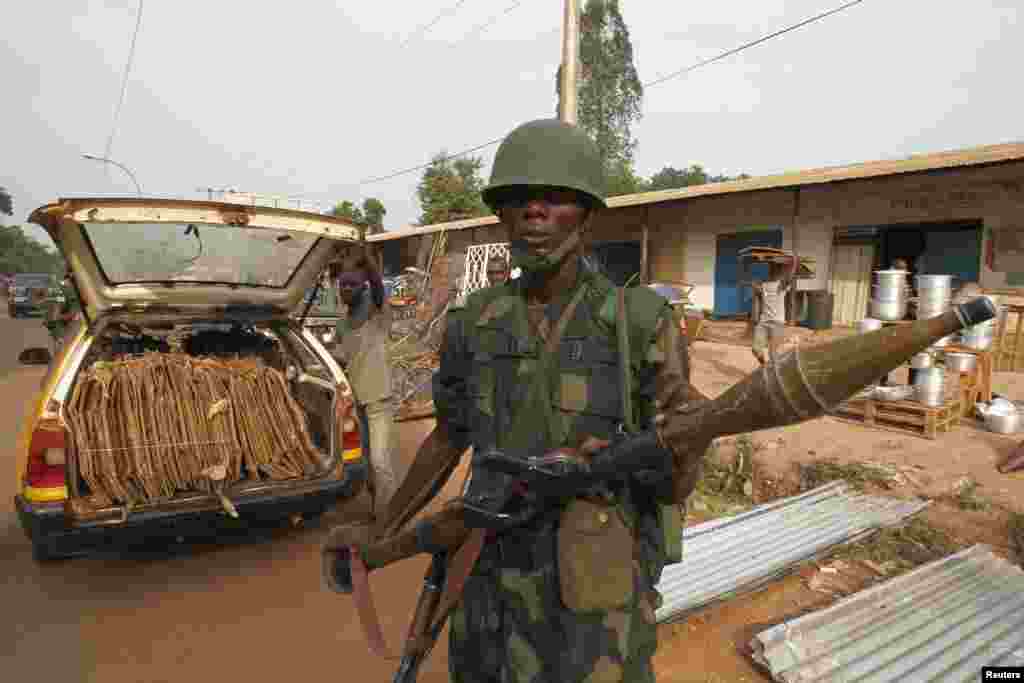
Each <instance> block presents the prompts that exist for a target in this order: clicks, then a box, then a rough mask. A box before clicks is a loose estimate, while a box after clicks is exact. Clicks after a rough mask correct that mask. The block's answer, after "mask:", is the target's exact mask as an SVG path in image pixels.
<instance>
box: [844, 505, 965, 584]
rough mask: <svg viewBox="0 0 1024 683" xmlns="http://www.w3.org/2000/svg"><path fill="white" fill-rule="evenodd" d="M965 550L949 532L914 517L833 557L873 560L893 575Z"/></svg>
mask: <svg viewBox="0 0 1024 683" xmlns="http://www.w3.org/2000/svg"><path fill="white" fill-rule="evenodd" d="M962 547H963V546H962V545H960V544H958V543H957V542H956V541H955V540H954V539H953V538H952V537H950V536H949V534H947V533H946V532H944V531H942V530H941V529H937V528H935V527H934V526H932V525H931V524H929V523H928V522H926V521H925V520H923V519H921V518H918V517H912V518H911V519H910V520H909V521H908V522H907V523H906V524H904V525H903V526H899V527H893V528H888V529H882V530H881V531H879V532H878V533H876V534H874V535H873V536H871V537H869V538H866V539H864V540H863V541H858V542H857V543H851V544H849V545H846V546H842V547H841V548H839V549H838V550H837V551H836V552H835V553H834V555H833V557H835V558H838V559H842V560H854V561H855V560H870V561H871V562H874V563H875V564H877V565H880V566H882V567H886V568H887V569H888V571H889V574H890V576H892V575H895V574H901V573H903V572H905V571H908V570H910V569H913V568H914V567H918V566H920V565H922V564H925V563H928V562H932V561H934V560H938V559H941V558H943V557H946V556H947V555H951V554H953V553H955V552H957V551H958V550H961V549H962Z"/></svg>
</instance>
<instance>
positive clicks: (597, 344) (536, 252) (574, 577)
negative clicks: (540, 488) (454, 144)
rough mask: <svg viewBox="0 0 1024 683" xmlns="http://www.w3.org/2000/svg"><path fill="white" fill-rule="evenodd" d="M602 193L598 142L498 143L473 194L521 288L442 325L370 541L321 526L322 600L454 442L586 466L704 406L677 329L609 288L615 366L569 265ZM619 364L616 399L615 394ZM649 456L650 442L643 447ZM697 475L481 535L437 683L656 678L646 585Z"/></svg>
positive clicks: (582, 284)
mask: <svg viewBox="0 0 1024 683" xmlns="http://www.w3.org/2000/svg"><path fill="white" fill-rule="evenodd" d="M602 186H603V177H602V171H601V159H600V156H599V153H598V151H597V149H596V146H595V145H594V143H593V142H592V141H591V140H590V138H589V137H588V136H587V135H586V134H585V133H584V132H583V131H581V130H580V129H578V128H576V127H574V126H571V125H568V124H565V123H562V122H560V121H557V120H549V119H543V120H538V121H533V122H530V123H527V124H524V125H522V126H520V127H518V128H517V129H515V130H514V131H512V133H511V134H509V136H508V137H507V138H506V139H505V140H504V142H503V143H502V145H501V147H500V148H499V150H498V152H497V156H496V158H495V162H494V167H493V171H492V175H491V180H490V184H489V185H488V187H487V188H486V189H485V190H484V193H483V197H484V201H485V202H486V203H487V204H488V205H489V206H490V207H491V208H492V210H494V212H495V213H496V214H497V215H498V216H499V217H500V219H501V222H502V223H503V224H504V225H505V227H506V228H507V229H508V232H509V239H510V244H511V252H512V263H511V266H512V267H518V268H519V269H520V271H521V276H520V277H519V278H517V279H516V280H508V281H506V282H504V283H503V284H501V285H498V286H494V287H487V288H485V289H482V290H479V291H477V292H474V293H473V294H472V295H471V296H470V297H469V298H468V300H467V302H466V306H465V308H464V309H462V310H461V311H460V312H459V314H458V315H455V316H452V317H451V318H450V320H449V321H448V325H447V328H446V332H445V338H444V343H443V346H442V349H441V366H440V370H439V371H438V373H437V375H436V376H435V380H434V402H435V405H436V408H437V426H436V428H435V430H434V432H432V433H431V435H430V436H429V437H428V438H427V440H426V441H425V442H424V444H423V445H422V446H421V447H420V450H419V452H418V453H417V455H416V459H415V461H414V463H413V465H412V467H411V468H410V474H409V475H408V476H407V478H406V480H405V481H404V482H403V484H402V487H401V488H400V489H399V491H398V493H396V495H395V497H394V498H393V499H392V505H391V506H390V507H389V509H388V518H387V519H379V520H378V521H377V524H376V525H375V526H374V527H373V529H372V530H371V529H363V530H362V531H356V530H354V529H353V525H351V524H349V525H345V526H344V528H343V527H338V528H336V529H335V530H334V531H332V534H331V536H330V537H329V539H328V541H327V543H326V544H325V547H324V558H325V577H326V579H327V582H328V585H329V586H330V587H331V588H333V589H334V590H338V591H341V592H345V590H344V588H343V584H340V583H338V581H337V579H336V578H335V577H337V576H342V575H344V572H345V571H346V569H345V567H343V566H339V565H338V564H333V565H332V562H341V561H342V559H343V558H344V557H345V555H344V554H343V553H342V552H341V551H342V550H344V549H347V548H348V547H350V546H351V545H353V544H354V543H357V542H360V541H358V539H360V538H361V539H364V540H365V539H372V538H376V537H379V536H380V534H381V532H384V533H385V534H390V533H394V532H395V530H396V529H397V528H398V527H400V526H401V525H402V524H403V523H404V522H405V521H408V520H409V519H411V517H412V516H413V515H414V514H415V513H416V512H417V511H418V510H420V509H422V508H423V507H424V506H425V505H426V503H427V502H428V501H429V499H430V498H431V497H432V496H433V495H435V494H436V492H437V491H439V490H440V488H441V486H442V485H443V483H444V480H445V479H446V478H447V477H448V476H450V473H451V471H452V469H454V465H453V463H455V462H457V461H458V459H459V457H460V455H461V454H462V453H464V452H465V451H466V450H467V448H468V447H470V446H472V447H473V449H475V450H476V451H477V452H480V451H481V450H485V449H488V448H492V447H494V448H500V449H503V450H506V451H509V452H520V453H536V452H544V451H550V450H553V449H556V448H559V447H565V448H571V449H576V450H577V451H578V452H581V453H584V454H588V453H593V452H594V451H596V450H597V449H599V448H602V447H603V446H604V445H606V444H608V443H609V440H611V439H612V438H613V437H614V436H615V434H616V433H618V432H620V431H621V430H623V425H624V424H632V425H638V426H640V427H643V428H651V426H652V425H656V424H660V423H661V421H662V420H663V419H664V418H663V416H661V415H659V414H658V411H659V409H662V408H663V407H665V406H672V407H673V409H678V410H680V411H682V410H684V409H685V406H687V405H688V406H691V407H692V406H695V405H699V404H700V403H701V402H703V401H704V400H706V399H704V397H702V396H701V395H700V394H699V393H698V392H696V390H694V389H693V387H692V386H691V385H690V367H689V352H688V348H687V342H686V338H685V337H684V336H683V335H682V332H681V328H680V325H679V324H678V322H679V321H678V319H677V318H676V316H675V314H674V313H673V311H672V309H671V307H670V306H669V305H668V303H667V301H665V300H664V299H663V298H662V297H660V296H659V295H657V294H656V293H654V292H652V291H650V290H649V289H648V288H646V287H636V288H631V289H629V290H627V291H626V292H625V293H624V297H625V310H626V312H627V316H626V317H627V318H628V321H629V322H628V325H627V327H626V330H628V335H627V336H626V338H627V339H628V340H629V341H630V347H631V348H630V355H629V356H623V357H620V355H619V354H620V351H624V349H620V348H619V346H618V342H617V336H616V334H617V332H616V331H617V324H618V322H619V321H620V320H622V318H621V317H617V301H618V295H619V291H618V290H616V288H615V287H614V285H613V284H612V283H611V282H610V281H609V280H608V279H606V278H605V277H604V276H602V275H601V274H600V273H598V272H596V271H595V270H594V269H592V268H591V267H590V266H589V265H588V261H587V259H585V258H584V257H583V253H584V244H585V239H586V233H587V230H588V228H589V227H590V225H591V221H592V219H593V216H594V214H595V212H597V211H599V210H600V209H601V208H602V207H604V206H605V201H604V193H603V189H602ZM623 359H625V361H626V367H627V369H626V371H625V372H626V373H628V374H627V375H626V378H628V380H629V384H631V386H632V387H633V390H632V391H631V392H628V391H627V392H624V391H623V385H624V384H625V378H624V377H623V374H622V371H623V367H622V365H621V361H622V360H623ZM630 407H631V408H632V410H630ZM664 443H665V442H664V441H663V440H662V438H661V436H660V435H659V436H658V439H657V442H656V443H655V446H654V447H655V448H658V449H662V450H665V448H666V447H665V446H664ZM666 453H667V451H666ZM690 461H691V462H693V461H694V459H693V458H690ZM437 463H451V464H446V465H443V466H442V465H437ZM442 469H446V471H445V472H441V470H442ZM432 470H438V471H436V472H434V471H432ZM697 474H698V473H697V465H696V462H694V466H693V468H691V471H686V472H672V473H669V474H663V475H662V476H661V478H658V479H654V480H651V479H645V480H643V481H640V480H636V481H632V482H631V483H630V484H628V485H622V486H612V485H600V486H598V487H596V490H595V491H594V493H593V495H589V496H586V497H580V498H575V499H573V500H572V501H571V502H569V503H567V504H566V505H564V506H561V507H558V508H556V509H551V510H547V511H545V512H542V513H541V514H540V515H539V516H538V517H537V518H536V520H535V521H532V522H530V523H529V524H527V525H526V526H525V527H516V528H513V529H511V530H506V531H503V532H501V533H497V534H496V533H489V535H488V540H487V543H486V544H485V545H484V547H483V550H482V552H481V554H480V557H479V559H478V560H477V562H476V564H475V566H474V569H473V571H472V573H471V574H470V575H469V577H468V579H467V581H466V584H465V588H464V592H463V594H462V600H461V602H460V604H459V606H458V607H457V608H456V610H455V611H454V612H453V613H452V616H451V621H450V632H449V662H450V664H449V666H450V674H451V680H452V681H454V682H455V683H462V682H466V683H469V682H473V683H486V682H493V683H497V682H498V681H508V682H515V683H549V682H550V683H554V682H555V681H558V682H562V681H565V682H567V683H573V682H581V681H585V680H586V681H628V682H630V683H633V682H647V681H653V680H654V674H653V671H652V668H651V657H652V655H653V654H654V652H655V649H656V647H657V641H656V628H655V609H656V608H657V607H658V606H659V604H660V596H659V595H658V593H657V591H656V590H655V585H656V584H657V583H658V581H659V579H660V576H661V571H662V569H663V567H664V566H665V564H666V563H668V562H671V561H678V560H679V557H678V554H677V548H675V547H674V546H675V545H677V544H678V543H679V539H680V538H681V531H680V524H681V514H682V511H681V509H680V505H679V504H681V503H684V502H685V499H686V497H687V496H688V495H689V493H690V492H691V491H692V489H693V486H694V484H695V483H696V479H697ZM332 558H337V559H332ZM339 569H340V570H341V573H340V574H339V573H338V572H339ZM609 577H612V578H609Z"/></svg>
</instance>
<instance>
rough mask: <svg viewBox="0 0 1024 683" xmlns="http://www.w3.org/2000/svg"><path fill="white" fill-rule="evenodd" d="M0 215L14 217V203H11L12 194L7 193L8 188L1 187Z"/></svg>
mask: <svg viewBox="0 0 1024 683" xmlns="http://www.w3.org/2000/svg"><path fill="white" fill-rule="evenodd" d="M0 213H2V214H4V215H7V216H13V215H14V202H12V201H11V193H10V192H8V191H7V188H6V187H0Z"/></svg>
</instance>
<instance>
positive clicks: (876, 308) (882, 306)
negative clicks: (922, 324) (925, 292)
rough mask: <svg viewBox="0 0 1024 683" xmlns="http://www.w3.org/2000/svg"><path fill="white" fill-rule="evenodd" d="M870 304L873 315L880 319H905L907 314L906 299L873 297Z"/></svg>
mask: <svg viewBox="0 0 1024 683" xmlns="http://www.w3.org/2000/svg"><path fill="white" fill-rule="evenodd" d="M868 304H869V305H868V310H869V312H870V313H871V317H872V318H877V319H878V320H889V321H892V320H903V318H904V317H906V315H907V302H906V301H878V300H876V299H871V300H870V301H869V302H868Z"/></svg>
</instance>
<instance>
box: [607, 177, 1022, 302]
mask: <svg viewBox="0 0 1024 683" xmlns="http://www.w3.org/2000/svg"><path fill="white" fill-rule="evenodd" d="M649 212H650V213H649V216H650V217H651V220H650V223H651V227H652V229H651V247H650V249H651V269H652V270H651V277H652V279H653V280H659V279H674V280H683V281H686V282H689V283H691V284H693V285H695V287H694V290H693V292H692V294H691V298H692V299H693V300H694V303H695V304H696V305H698V306H700V307H702V308H712V307H713V305H714V264H715V257H716V240H717V238H718V236H719V235H723V234H730V233H739V232H744V231H749V230H763V229H771V228H782V230H783V248H784V249H792V250H794V251H795V252H797V253H799V254H801V255H803V256H810V257H813V258H814V259H815V262H816V263H815V269H816V275H815V277H814V278H813V279H808V280H800V281H799V282H798V288H799V289H826V288H828V287H829V280H830V277H831V273H830V268H831V261H832V240H833V235H834V232H835V229H836V228H837V227H841V226H858V225H875V226H882V225H894V224H899V223H922V222H944V221H956V220H981V221H982V222H983V225H984V242H983V245H982V268H981V283H980V284H981V286H982V287H985V288H988V289H1004V288H1010V289H1012V290H1013V291H1015V292H1016V293H1018V294H1020V295H1022V296H1024V238H1022V239H1020V240H1019V243H1020V245H1021V247H1020V256H1019V258H1017V259H1011V260H1010V261H1011V262H1012V263H1014V264H1016V263H1019V266H1016V265H1015V266H1014V267H1015V268H1017V267H1019V272H1017V273H1010V274H1007V273H1000V272H995V271H994V270H993V269H992V267H991V265H992V263H991V262H992V260H993V259H991V258H989V259H987V260H986V257H985V254H986V252H988V251H989V247H990V242H991V240H992V234H993V233H997V232H998V231H1000V230H1009V231H1010V232H1011V234H1015V233H1016V232H1018V231H1019V232H1021V233H1024V163H1022V162H1014V163H1011V164H1002V165H998V166H989V167H975V168H967V169H957V170H949V171H939V172H932V173H927V174H917V175H908V176H889V177H884V178H876V179H870V180H857V181H849V182H842V183H835V184H830V185H820V186H812V187H806V188H799V189H796V188H786V189H779V190H767V191H764V192H751V193H743V194H733V195H719V196H710V197H706V198H698V199H693V200H689V201H687V202H667V203H665V204H662V205H656V206H651V207H649ZM610 213H614V212H610ZM1011 241H1013V242H1016V241H1017V240H1010V239H1008V238H1004V240H1003V243H1007V242H1011ZM996 243H997V244H999V240H998V235H997V240H996ZM1006 261H1007V259H1003V263H1005V262H1006ZM996 265H999V264H998V263H996Z"/></svg>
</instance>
